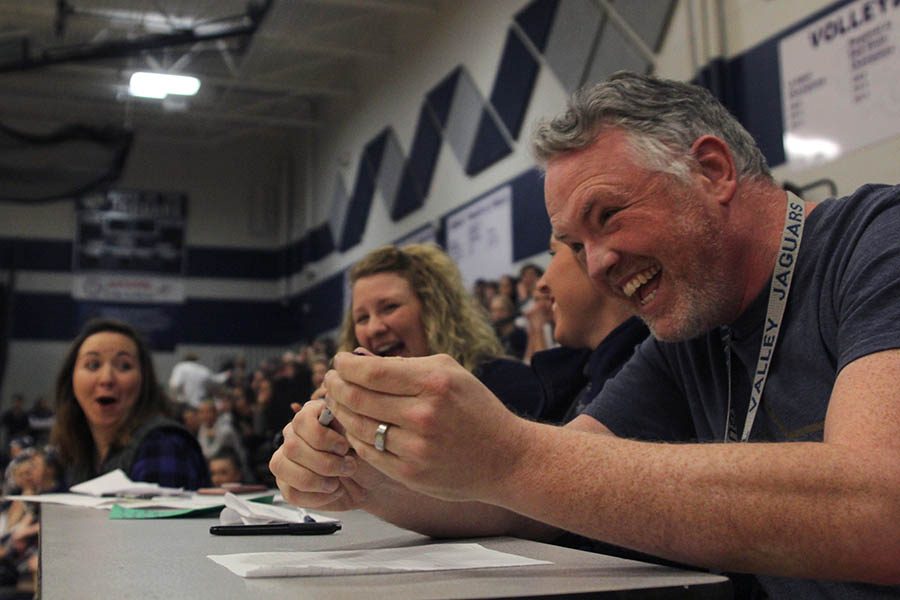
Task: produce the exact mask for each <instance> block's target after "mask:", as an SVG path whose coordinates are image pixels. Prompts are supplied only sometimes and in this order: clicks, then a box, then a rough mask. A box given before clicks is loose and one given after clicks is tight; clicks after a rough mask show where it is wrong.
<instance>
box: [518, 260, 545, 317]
mask: <svg viewBox="0 0 900 600" xmlns="http://www.w3.org/2000/svg"><path fill="white" fill-rule="evenodd" d="M543 274H544V270H543V269H542V268H540V267H539V266H537V265H536V264H534V263H527V264H524V265H522V267H521V268H520V269H519V280H518V283H516V306H517V308H518V309H519V312H525V311H526V310H527V309H528V307H529V305H530V303H531V299H532V296H533V294H534V288H535V287H536V286H537V282H538V279H540V278H541V275H543Z"/></svg>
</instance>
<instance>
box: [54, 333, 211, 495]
mask: <svg viewBox="0 0 900 600" xmlns="http://www.w3.org/2000/svg"><path fill="white" fill-rule="evenodd" d="M165 406H166V400H165V398H164V396H163V394H162V391H161V389H160V387H159V385H158V384H157V379H156V373H155V371H154V369H153V360H152V356H151V355H150V350H149V348H148V347H147V345H146V344H145V343H144V341H143V339H142V338H141V337H140V335H139V334H138V333H137V331H136V330H135V329H134V328H132V327H131V326H130V325H128V324H126V323H123V322H121V321H115V320H112V319H95V320H92V321H89V322H88V323H87V324H86V325H85V326H84V328H83V329H82V331H81V333H79V335H78V337H77V338H75V340H74V341H73V342H72V345H71V347H70V348H69V351H68V352H67V353H66V356H65V358H64V359H63V364H62V366H61V368H60V370H59V374H58V376H57V378H56V422H55V423H54V425H53V430H52V432H51V434H50V439H51V442H52V443H53V444H54V445H55V446H56V448H57V449H58V451H59V458H60V461H61V462H62V464H63V466H64V468H65V475H66V481H67V483H68V484H69V485H73V484H76V483H80V482H82V481H85V480H88V479H92V478H94V477H97V476H98V475H102V474H104V473H107V472H109V471H112V470H114V469H117V468H121V469H122V470H123V471H125V473H126V474H127V475H128V476H129V477H130V478H131V479H132V480H133V481H149V482H156V483H159V484H160V485H163V486H170V487H184V488H188V489H196V488H198V487H201V486H203V485H207V484H208V482H209V473H208V471H207V467H206V460H205V459H204V458H203V454H202V452H201V451H200V447H199V446H198V444H197V440H196V439H195V438H194V436H193V435H191V433H190V432H189V431H187V430H186V429H185V428H184V427H183V426H182V425H181V424H179V423H178V422H176V421H174V420H172V419H169V418H167V417H166V416H165Z"/></svg>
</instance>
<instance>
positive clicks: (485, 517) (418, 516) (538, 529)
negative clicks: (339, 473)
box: [363, 482, 560, 541]
mask: <svg viewBox="0 0 900 600" xmlns="http://www.w3.org/2000/svg"><path fill="white" fill-rule="evenodd" d="M363 508H364V509H365V510H366V511H368V512H370V513H372V514H373V515H375V516H377V517H380V518H382V519H384V520H385V521H388V522H389V523H393V524H394V525H397V526H399V527H403V528H405V529H411V530H413V531H416V532H418V533H421V534H423V535H428V536H432V537H439V538H459V537H483V536H497V535H508V536H513V537H520V538H527V539H534V540H540V541H547V540H551V539H553V538H555V537H556V536H558V535H559V533H560V532H559V530H557V529H556V528H555V527H551V526H549V525H545V524H543V523H540V522H538V521H534V520H533V519H529V518H528V517H525V516H522V515H520V514H516V513H514V512H512V511H510V510H507V509H505V508H501V507H499V506H491V505H490V504H484V503H482V502H450V501H446V500H440V499H438V498H432V497H430V496H426V495H424V494H420V493H418V492H414V491H412V490H410V489H408V488H406V487H404V486H403V485H401V484H399V483H397V482H390V483H386V484H383V485H382V486H380V487H379V488H378V489H377V490H370V492H369V495H368V498H367V500H366V503H365V505H364V506H363Z"/></svg>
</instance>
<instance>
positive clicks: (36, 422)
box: [28, 396, 56, 446]
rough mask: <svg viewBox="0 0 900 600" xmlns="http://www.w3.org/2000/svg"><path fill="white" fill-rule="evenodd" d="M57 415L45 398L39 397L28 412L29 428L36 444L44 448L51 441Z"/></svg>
mask: <svg viewBox="0 0 900 600" xmlns="http://www.w3.org/2000/svg"><path fill="white" fill-rule="evenodd" d="M55 418H56V415H54V414H53V409H52V408H51V407H50V404H49V403H48V402H47V400H46V398H44V396H38V397H37V398H36V399H35V401H34V406H32V407H31V408H30V409H29V411H28V427H29V428H30V429H31V435H32V436H33V437H34V439H35V443H36V444H37V445H39V446H43V445H45V444H46V443H47V441H48V440H49V439H50V430H51V429H53V421H54V420H55Z"/></svg>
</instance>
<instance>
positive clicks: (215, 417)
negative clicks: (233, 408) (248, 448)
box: [197, 398, 245, 464]
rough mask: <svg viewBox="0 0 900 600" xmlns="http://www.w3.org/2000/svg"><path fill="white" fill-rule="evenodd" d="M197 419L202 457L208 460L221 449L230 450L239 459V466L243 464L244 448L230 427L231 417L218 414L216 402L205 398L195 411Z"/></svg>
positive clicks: (225, 414)
mask: <svg viewBox="0 0 900 600" xmlns="http://www.w3.org/2000/svg"><path fill="white" fill-rule="evenodd" d="M197 417H198V419H199V420H200V431H198V432H197V439H198V441H199V442H200V448H201V449H202V450H203V456H205V457H206V459H207V460H209V459H210V458H212V457H213V455H215V454H216V453H217V452H218V451H219V450H221V449H222V448H231V449H232V450H233V451H234V452H235V453H237V455H238V456H240V457H241V464H244V462H245V461H244V446H243V444H241V438H240V436H239V435H238V433H237V431H235V430H234V427H233V426H232V423H231V415H229V414H227V413H221V414H220V413H219V411H218V409H217V408H216V400H215V399H213V398H206V399H205V400H203V402H201V403H200V408H198V409H197Z"/></svg>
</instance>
